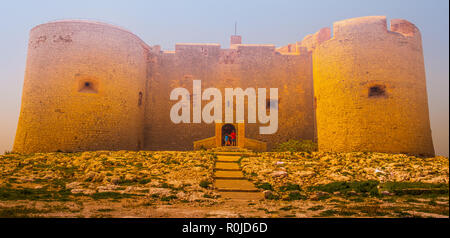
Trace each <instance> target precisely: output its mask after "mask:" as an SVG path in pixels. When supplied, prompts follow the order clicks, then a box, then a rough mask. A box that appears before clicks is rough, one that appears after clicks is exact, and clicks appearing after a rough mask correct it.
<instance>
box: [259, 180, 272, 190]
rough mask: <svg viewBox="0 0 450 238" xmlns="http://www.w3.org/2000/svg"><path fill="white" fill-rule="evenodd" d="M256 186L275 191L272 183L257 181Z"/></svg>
mask: <svg viewBox="0 0 450 238" xmlns="http://www.w3.org/2000/svg"><path fill="white" fill-rule="evenodd" d="M255 187H257V188H259V189H263V190H271V191H273V187H272V184H270V183H267V182H265V183H255Z"/></svg>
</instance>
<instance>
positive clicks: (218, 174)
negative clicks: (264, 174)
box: [214, 148, 264, 200]
mask: <svg viewBox="0 0 450 238" xmlns="http://www.w3.org/2000/svg"><path fill="white" fill-rule="evenodd" d="M227 149H228V148H227ZM215 154H216V155H217V160H216V163H215V166H214V179H215V181H214V187H215V189H216V190H217V191H218V192H219V194H220V195H221V196H222V197H225V198H232V199H243V200H259V199H262V198H264V196H263V194H262V193H261V192H259V190H258V189H257V188H256V187H255V186H254V185H253V183H252V182H250V181H248V180H247V179H246V178H245V177H244V174H243V173H242V170H241V168H240V167H239V163H238V161H239V159H240V158H241V156H243V155H245V152H240V151H239V150H238V149H233V148H229V149H228V150H227V151H221V152H215Z"/></svg>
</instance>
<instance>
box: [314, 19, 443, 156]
mask: <svg viewBox="0 0 450 238" xmlns="http://www.w3.org/2000/svg"><path fill="white" fill-rule="evenodd" d="M390 28H391V29H390V30H388V29H387V24H386V17H384V16H373V17H361V18H354V19H349V20H344V21H339V22H336V23H334V25H333V38H331V39H329V40H326V41H323V42H321V43H319V44H318V45H317V46H316V48H315V49H314V51H313V77H314V93H315V102H316V115H317V133H318V144H319V150H320V151H336V152H351V151H377V152H389V153H408V154H417V155H434V148H433V143H432V138H431V129H430V121H429V112H428V100H427V90H426V82H425V68H424V59H423V52H422V41H421V35H420V32H419V30H418V29H417V28H416V26H414V25H413V24H412V23H410V22H408V21H405V20H400V19H395V20H392V21H391V27H390Z"/></svg>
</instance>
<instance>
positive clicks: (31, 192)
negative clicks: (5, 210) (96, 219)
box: [0, 187, 72, 201]
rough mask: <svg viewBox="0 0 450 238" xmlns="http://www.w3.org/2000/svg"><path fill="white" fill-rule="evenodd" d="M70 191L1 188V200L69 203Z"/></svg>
mask: <svg viewBox="0 0 450 238" xmlns="http://www.w3.org/2000/svg"><path fill="white" fill-rule="evenodd" d="M69 195H72V193H71V192H70V190H66V189H62V190H58V191H50V190H47V189H45V188H40V189H33V188H22V189H14V188H6V187H2V188H0V200H6V201H8V200H9V201H11V200H59V201H68V200H69Z"/></svg>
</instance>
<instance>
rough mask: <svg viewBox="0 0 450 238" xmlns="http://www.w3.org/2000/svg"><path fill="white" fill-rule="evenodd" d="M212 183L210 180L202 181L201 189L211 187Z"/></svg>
mask: <svg viewBox="0 0 450 238" xmlns="http://www.w3.org/2000/svg"><path fill="white" fill-rule="evenodd" d="M211 184H212V183H211V182H210V181H208V180H202V181H200V184H199V185H200V187H202V188H206V189H207V188H209V185H211Z"/></svg>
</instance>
